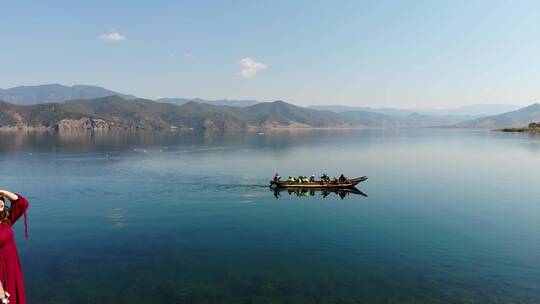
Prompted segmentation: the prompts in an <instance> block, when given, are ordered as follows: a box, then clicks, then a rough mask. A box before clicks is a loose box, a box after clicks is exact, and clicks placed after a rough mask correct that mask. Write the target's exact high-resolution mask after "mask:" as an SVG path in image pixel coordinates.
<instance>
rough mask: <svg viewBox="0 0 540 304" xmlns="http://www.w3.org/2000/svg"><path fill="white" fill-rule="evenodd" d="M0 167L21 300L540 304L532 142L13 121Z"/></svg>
mask: <svg viewBox="0 0 540 304" xmlns="http://www.w3.org/2000/svg"><path fill="white" fill-rule="evenodd" d="M0 166H1V168H2V171H3V174H2V178H1V179H0V180H1V183H0V188H4V189H7V190H12V191H15V192H20V193H22V194H24V195H25V196H26V197H27V198H28V199H29V201H30V203H31V206H30V209H29V233H30V238H29V240H24V237H23V233H24V231H23V230H24V228H23V226H22V224H21V223H19V224H17V225H16V227H15V230H16V239H17V245H18V248H19V253H20V257H21V260H22V265H23V271H24V277H25V283H26V292H27V296H28V298H29V303H130V304H133V303H539V302H540V200H539V198H540V186H539V185H540V170H539V168H540V136H533V135H527V134H509V133H498V132H488V131H464V130H438V129H399V130H298V131H268V132H265V134H258V133H246V132H236V133H235V132H225V133H223V132H156V133H144V132H143V133H62V134H55V133H21V132H19V133H15V132H3V133H0ZM276 172H279V173H280V174H281V175H282V176H285V177H287V176H289V175H300V174H303V175H307V176H309V175H311V174H316V175H317V176H320V175H321V174H322V173H324V172H326V173H328V174H329V175H331V176H339V174H341V173H344V174H345V175H346V176H349V177H357V176H362V175H367V176H369V180H367V181H366V182H365V183H362V184H360V185H359V186H358V189H359V190H361V191H362V192H363V193H365V194H366V195H367V197H366V196H363V195H356V194H346V195H342V196H340V195H338V194H335V193H330V194H329V195H326V196H324V195H322V194H323V193H318V192H317V193H294V192H293V193H290V194H289V193H288V192H281V193H280V194H281V195H278V194H275V193H274V192H273V191H270V189H269V188H268V182H269V180H270V179H271V178H272V176H273V175H274V174H275V173H276Z"/></svg>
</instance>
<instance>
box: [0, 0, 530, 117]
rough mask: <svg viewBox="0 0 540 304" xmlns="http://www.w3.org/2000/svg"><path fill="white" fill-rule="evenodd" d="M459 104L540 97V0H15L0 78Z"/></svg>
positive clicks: (128, 89) (176, 91) (162, 93)
mask: <svg viewBox="0 0 540 304" xmlns="http://www.w3.org/2000/svg"><path fill="white" fill-rule="evenodd" d="M44 83H62V84H67V85H72V84H91V85H99V86H104V87H107V88H110V89H113V90H116V91H120V92H123V93H129V94H134V95H137V96H141V97H146V98H157V97H201V98H207V99H221V98H229V99H258V100H263V101H271V100H277V99H282V100H286V101H289V102H292V103H296V104H301V105H315V104H344V105H362V106H377V107H385V106H395V107H429V108H438V107H451V106H460V105H467V104H478V103H513V104H529V103H532V102H535V101H540V2H538V1H4V2H2V3H1V10H0V87H1V88H8V87H13V86H17V85H25V84H27V85H29V84H44Z"/></svg>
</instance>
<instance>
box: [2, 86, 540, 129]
mask: <svg viewBox="0 0 540 304" xmlns="http://www.w3.org/2000/svg"><path fill="white" fill-rule="evenodd" d="M0 100H4V102H0V126H1V127H2V128H18V129H21V128H22V129H24V128H45V129H46V128H52V129H144V130H155V129H171V128H189V129H196V128H201V129H250V128H313V127H316V128H348V127H430V126H457V127H471V128H505V127H520V126H525V125H527V124H528V123H530V122H533V121H540V109H538V108H540V105H538V104H535V105H532V106H529V107H525V108H523V109H520V110H516V109H517V108H518V107H519V106H515V105H474V106H468V107H461V108H454V109H445V110H426V109H421V110H408V109H392V108H368V107H350V106H317V107H307V108H306V107H299V106H295V105H292V104H289V103H286V102H283V101H275V102H259V101H256V100H225V99H224V100H213V101H210V100H203V99H198V98H196V99H185V98H163V99H158V100H156V101H152V100H147V99H140V98H136V97H135V96H133V95H127V94H121V93H118V92H114V91H111V90H107V89H105V88H101V87H94V86H80V85H79V86H71V87H69V86H62V85H58V84H53V85H43V86H21V87H16V88H12V89H6V90H0ZM508 110H510V111H509V112H508ZM501 111H503V112H508V113H502V112H501ZM484 113H487V114H484ZM501 113H502V114H501Z"/></svg>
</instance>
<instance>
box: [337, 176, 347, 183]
mask: <svg viewBox="0 0 540 304" xmlns="http://www.w3.org/2000/svg"><path fill="white" fill-rule="evenodd" d="M346 181H347V178H346V177H345V175H343V174H341V176H340V177H339V179H338V182H340V183H344V182H346Z"/></svg>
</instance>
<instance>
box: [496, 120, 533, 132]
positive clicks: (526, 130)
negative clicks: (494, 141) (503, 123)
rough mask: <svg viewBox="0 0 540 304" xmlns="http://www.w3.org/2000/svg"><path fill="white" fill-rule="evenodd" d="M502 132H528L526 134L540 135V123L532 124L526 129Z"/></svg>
mask: <svg viewBox="0 0 540 304" xmlns="http://www.w3.org/2000/svg"><path fill="white" fill-rule="evenodd" d="M500 131H502V132H528V133H540V122H532V123H530V124H529V125H528V126H527V127H523V128H504V129H501V130H500Z"/></svg>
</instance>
